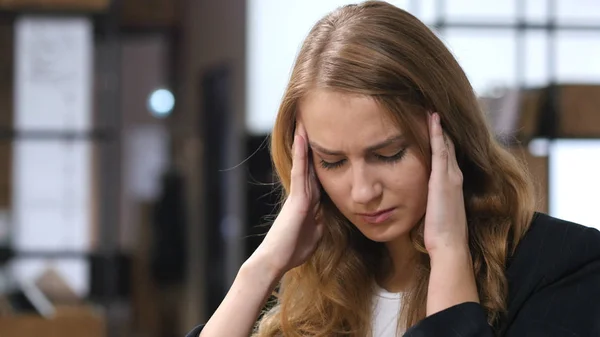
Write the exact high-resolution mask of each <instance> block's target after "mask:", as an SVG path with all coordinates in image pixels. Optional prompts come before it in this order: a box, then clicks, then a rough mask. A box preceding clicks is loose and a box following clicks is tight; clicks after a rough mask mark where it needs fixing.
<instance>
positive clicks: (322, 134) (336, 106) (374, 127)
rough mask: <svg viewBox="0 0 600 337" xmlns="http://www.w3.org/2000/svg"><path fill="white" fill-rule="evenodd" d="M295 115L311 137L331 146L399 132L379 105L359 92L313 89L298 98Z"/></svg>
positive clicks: (393, 134)
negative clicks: (300, 98)
mask: <svg viewBox="0 0 600 337" xmlns="http://www.w3.org/2000/svg"><path fill="white" fill-rule="evenodd" d="M298 118H299V121H300V122H302V123H303V124H304V126H305V127H306V131H307V134H308V137H309V139H310V140H311V141H316V142H319V143H320V144H322V145H326V146H332V147H333V146H343V145H345V146H350V145H353V144H355V143H356V144H363V145H365V143H367V144H370V143H372V142H373V141H377V140H381V139H386V138H389V137H391V136H395V135H398V134H399V133H401V132H400V131H401V130H400V128H399V127H398V126H397V124H396V123H394V122H393V121H392V119H391V118H390V114H389V113H388V112H387V111H386V110H385V109H384V108H383V107H381V106H380V105H379V104H377V102H376V101H375V100H374V99H373V98H371V97H368V96H362V95H351V94H346V93H340V92H334V91H326V90H318V91H313V92H311V93H310V94H308V95H307V96H306V97H304V98H303V99H302V100H301V101H300V104H299V115H298Z"/></svg>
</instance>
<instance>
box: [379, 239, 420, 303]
mask: <svg viewBox="0 0 600 337" xmlns="http://www.w3.org/2000/svg"><path fill="white" fill-rule="evenodd" d="M385 246H386V249H387V251H388V254H389V257H390V262H391V263H390V270H389V272H388V273H386V274H385V275H383V278H382V279H380V280H378V283H379V285H380V286H381V287H382V288H384V289H385V290H387V291H389V292H396V293H397V292H403V291H406V290H407V288H408V287H409V286H410V284H411V282H412V281H413V276H414V268H415V266H416V263H415V259H414V258H415V256H416V255H417V251H416V250H415V248H414V247H413V245H412V242H411V241H410V237H409V235H408V234H407V235H404V236H402V237H399V238H398V239H396V240H394V241H390V242H387V243H386V244H385Z"/></svg>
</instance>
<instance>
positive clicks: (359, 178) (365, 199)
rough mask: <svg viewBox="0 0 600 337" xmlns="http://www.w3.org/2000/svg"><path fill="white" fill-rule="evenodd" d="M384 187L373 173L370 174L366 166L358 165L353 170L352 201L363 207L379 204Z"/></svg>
mask: <svg viewBox="0 0 600 337" xmlns="http://www.w3.org/2000/svg"><path fill="white" fill-rule="evenodd" d="M382 192H383V186H382V185H381V183H380V182H379V181H378V179H376V177H375V176H374V174H373V173H372V172H368V170H367V169H366V167H365V166H364V165H357V166H355V167H353V169H352V192H351V194H352V200H353V201H354V202H355V203H357V204H361V205H369V204H372V203H375V204H376V203H377V202H378V200H379V199H380V198H381V193H382Z"/></svg>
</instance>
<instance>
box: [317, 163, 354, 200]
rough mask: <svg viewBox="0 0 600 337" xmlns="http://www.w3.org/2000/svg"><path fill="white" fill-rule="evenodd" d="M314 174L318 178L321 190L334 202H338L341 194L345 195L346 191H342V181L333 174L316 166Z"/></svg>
mask: <svg viewBox="0 0 600 337" xmlns="http://www.w3.org/2000/svg"><path fill="white" fill-rule="evenodd" d="M316 174H317V178H318V179H319V183H320V184H321V186H322V187H323V190H324V191H325V193H327V195H328V196H329V198H330V199H331V200H332V201H333V202H334V203H336V204H338V203H339V201H340V198H341V197H342V196H343V195H347V193H345V192H344V188H345V185H344V183H343V182H342V181H341V180H340V178H339V177H336V176H335V174H333V173H331V172H327V171H326V170H325V169H322V168H317V169H316Z"/></svg>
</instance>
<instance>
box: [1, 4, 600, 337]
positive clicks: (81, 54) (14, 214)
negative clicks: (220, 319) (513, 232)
mask: <svg viewBox="0 0 600 337" xmlns="http://www.w3.org/2000/svg"><path fill="white" fill-rule="evenodd" d="M352 2H354V1H343V0H327V1H326V0H311V1H308V0H302V1H301V0H283V1H282V0H247V1H246V0H220V1H215V0H153V1H142V0H112V1H111V0H11V1H0V336H1V337H33V336H40V335H42V334H44V335H45V336H51V337H52V336H63V337H70V336H90V337H104V336H108V337H113V336H140V337H170V336H182V335H184V333H185V332H186V331H187V330H188V329H190V328H191V327H192V326H194V325H195V324H197V323H200V322H205V321H206V320H207V319H208V317H210V315H211V313H212V312H213V311H214V309H215V308H216V306H218V304H219V303H220V301H221V299H222V298H223V296H224V294H225V293H226V291H227V289H228V287H229V285H230V284H231V281H232V280H233V278H234V277H235V274H236V272H237V269H238V268H239V266H240V264H241V263H242V262H243V261H244V259H245V258H246V257H247V256H248V255H249V254H250V253H251V252H252V251H253V250H254V248H255V247H256V246H257V245H258V244H259V243H260V240H261V234H262V233H264V232H265V230H266V227H265V226H261V225H264V224H268V223H269V221H270V220H271V219H272V218H273V214H274V212H275V211H276V202H277V200H278V195H277V194H276V193H273V191H272V185H271V184H270V183H272V182H273V175H272V171H271V163H270V159H269V154H268V149H267V146H266V143H265V142H266V141H267V138H268V134H269V132H270V129H271V127H272V123H273V120H274V116H275V113H276V111H277V106H278V104H279V100H280V98H281V96H282V93H283V89H284V86H285V84H286V81H287V79H288V77H289V74H290V68H291V65H292V62H293V60H294V57H295V55H296V53H297V52H298V49H299V46H300V43H301V41H302V39H303V37H304V36H305V35H306V34H307V33H308V30H309V29H310V27H311V26H312V24H313V23H314V22H315V21H316V20H317V19H318V18H320V17H321V16H323V15H324V14H325V13H327V12H328V11H330V10H333V9H335V8H336V7H338V6H340V5H344V4H347V3H352ZM390 2H392V3H394V4H395V5H397V6H399V7H401V8H404V9H406V10H408V11H410V12H411V13H413V14H415V15H416V16H418V17H419V18H421V19H422V20H423V21H424V22H425V23H426V24H428V25H429V26H431V27H432V29H434V30H435V31H436V33H437V34H438V35H439V36H440V38H442V39H443V40H444V42H445V43H446V44H447V45H448V47H449V48H450V49H451V50H452V52H453V53H454V54H455V55H456V57H457V58H458V60H459V62H460V63H461V64H462V66H463V67H464V69H465V71H466V73H467V75H468V77H469V78H470V80H471V81H472V83H473V85H474V87H475V90H476V92H477V94H478V96H479V97H480V99H481V104H482V106H484V107H485V111H486V113H487V115H488V118H489V120H490V122H491V124H492V126H493V128H494V131H495V132H496V135H497V137H498V139H499V140H500V141H502V142H503V143H504V144H505V145H506V146H507V147H508V148H510V149H511V151H514V152H515V154H517V155H519V156H522V158H524V159H525V160H526V161H527V162H528V164H529V165H530V168H531V170H532V172H533V173H534V177H535V178H536V183H537V187H538V190H537V193H538V194H537V195H538V201H539V202H538V209H539V210H541V211H545V212H549V213H550V214H551V215H554V216H557V217H561V218H564V219H567V220H571V221H575V222H579V223H582V224H584V225H587V226H591V227H597V228H600V216H599V215H598V213H597V211H596V207H597V203H598V201H597V193H595V191H598V190H600V178H598V173H599V172H600V117H599V116H600V113H599V110H600V3H599V2H598V1H593V0H502V1H492V0H485V1H482V0H420V1H419V0H404V1H390Z"/></svg>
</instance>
